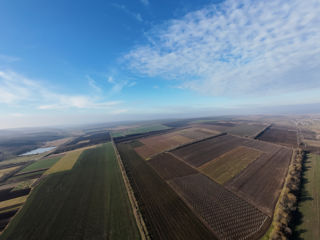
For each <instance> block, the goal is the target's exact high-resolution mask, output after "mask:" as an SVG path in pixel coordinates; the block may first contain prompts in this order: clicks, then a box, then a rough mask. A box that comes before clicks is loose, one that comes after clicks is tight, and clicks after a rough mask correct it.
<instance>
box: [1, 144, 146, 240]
mask: <svg viewBox="0 0 320 240" xmlns="http://www.w3.org/2000/svg"><path fill="white" fill-rule="evenodd" d="M1 239H15V240H19V239H21V240H22V239H23V240H28V239H40V240H41V239H46V240H49V239H54V240H56V239H120V240H121V239H128V240H132V239H140V236H139V232H138V228H137V226H136V223H135V219H134V216H133V214H132V211H131V207H130V203H129V200H128V196H127V192H126V188H125V186H124V182H123V179H122V175H121V172H120V169H119V166H118V164H117V160H116V157H115V153H114V150H113V147H112V144H111V143H107V144H104V145H103V146H100V147H97V148H93V149H88V150H85V151H84V152H83V153H82V154H81V155H80V157H79V159H78V161H77V162H76V164H75V165H74V167H73V168H72V170H70V171H65V172H58V173H54V174H51V175H49V176H47V177H46V178H45V179H44V180H43V181H42V182H41V183H40V184H39V185H38V186H37V187H36V188H35V189H34V190H33V191H32V193H31V196H30V197H29V198H28V200H27V202H26V203H25V205H24V207H23V208H22V210H21V211H20V212H19V213H18V215H17V216H16V217H15V218H14V219H13V221H12V222H11V223H10V224H9V227H8V228H7V230H6V231H5V232H4V233H3V235H2V236H1Z"/></svg>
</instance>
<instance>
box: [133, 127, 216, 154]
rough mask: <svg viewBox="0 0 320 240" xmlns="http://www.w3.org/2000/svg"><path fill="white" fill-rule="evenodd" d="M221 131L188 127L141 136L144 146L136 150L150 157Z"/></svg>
mask: <svg viewBox="0 0 320 240" xmlns="http://www.w3.org/2000/svg"><path fill="white" fill-rule="evenodd" d="M218 133H219V132H217V131H213V130H206V129H201V128H187V129H182V130H177V131H173V132H169V133H166V134H161V135H156V136H150V137H146V138H141V139H139V141H140V142H141V143H142V144H143V145H142V146H139V147H136V148H135V150H136V151H137V153H138V154H139V155H140V156H142V157H143V158H149V157H151V156H153V155H155V154H157V153H160V152H162V151H165V150H168V149H171V148H174V147H177V146H179V145H182V144H185V143H188V142H191V141H195V140H197V139H202V138H207V137H210V136H213V135H217V134H218Z"/></svg>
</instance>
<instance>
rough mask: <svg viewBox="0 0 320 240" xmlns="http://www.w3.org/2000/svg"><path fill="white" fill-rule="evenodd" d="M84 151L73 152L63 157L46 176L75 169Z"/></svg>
mask: <svg viewBox="0 0 320 240" xmlns="http://www.w3.org/2000/svg"><path fill="white" fill-rule="evenodd" d="M81 153H82V150H81V149H80V150H77V151H72V152H69V153H67V154H66V155H65V156H63V157H62V158H61V159H60V160H59V161H58V162H56V163H55V164H54V165H53V166H52V167H51V168H49V169H48V170H47V171H46V172H45V175H48V174H52V173H56V172H62V171H67V170H70V169H72V168H73V165H74V164H75V163H76V161H77V160H78V158H79V156H80V154H81Z"/></svg>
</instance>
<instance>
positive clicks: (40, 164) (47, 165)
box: [19, 156, 61, 173]
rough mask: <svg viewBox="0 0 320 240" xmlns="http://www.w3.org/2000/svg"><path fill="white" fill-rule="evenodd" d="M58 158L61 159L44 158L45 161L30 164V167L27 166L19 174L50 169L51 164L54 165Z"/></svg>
mask: <svg viewBox="0 0 320 240" xmlns="http://www.w3.org/2000/svg"><path fill="white" fill-rule="evenodd" d="M60 158H61V156H58V157H52V158H46V159H40V160H38V161H37V162H35V163H32V164H31V165H29V166H27V167H26V168H24V169H22V170H21V171H20V172H19V173H24V172H30V171H35V170H38V169H43V168H50V167H51V166H52V165H53V164H55V163H56V162H57V161H59V160H60Z"/></svg>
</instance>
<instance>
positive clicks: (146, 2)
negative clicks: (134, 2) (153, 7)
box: [140, 0, 149, 6]
mask: <svg viewBox="0 0 320 240" xmlns="http://www.w3.org/2000/svg"><path fill="white" fill-rule="evenodd" d="M140 2H141V3H142V4H143V5H145V6H148V5H149V0H140Z"/></svg>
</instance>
